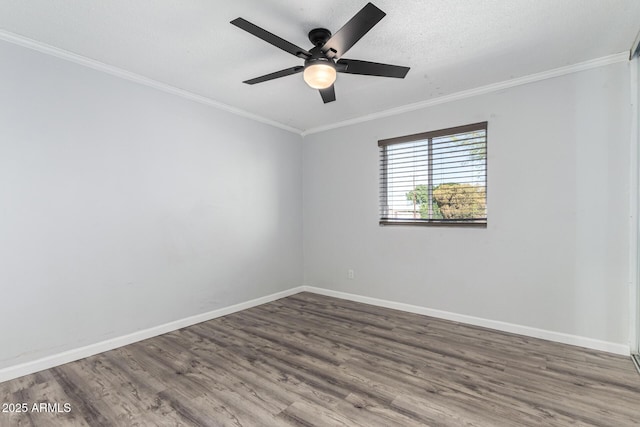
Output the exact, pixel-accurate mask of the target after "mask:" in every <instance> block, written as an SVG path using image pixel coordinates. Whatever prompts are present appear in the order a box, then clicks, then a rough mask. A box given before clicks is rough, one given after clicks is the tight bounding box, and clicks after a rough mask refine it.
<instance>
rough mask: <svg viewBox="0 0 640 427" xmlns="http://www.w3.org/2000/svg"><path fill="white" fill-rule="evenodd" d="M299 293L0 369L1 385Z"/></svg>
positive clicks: (294, 291) (273, 296)
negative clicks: (4, 382)
mask: <svg viewBox="0 0 640 427" xmlns="http://www.w3.org/2000/svg"><path fill="white" fill-rule="evenodd" d="M302 290H303V287H296V288H292V289H288V290H286V291H282V292H278V293H275V294H271V295H267V296H264V297H261V298H256V299H252V300H251V301H246V302H242V303H240V304H235V305H232V306H229V307H224V308H220V309H217V310H213V311H209V312H207V313H202V314H198V315H195V316H191V317H187V318H184V319H180V320H176V321H174V322H169V323H165V324H163V325H160V326H154V327H153V328H149V329H144V330H142V331H138V332H134V333H132V334H128V335H124V336H120V337H116V338H112V339H109V340H106V341H101V342H98V343H95V344H90V345H88V346H85V347H80V348H75V349H72V350H68V351H65V352H62V353H58V354H53V355H51V356H46V357H43V358H41V359H37V360H33V361H30V362H25V363H21V364H19V365H15V366H9V367H7V368H3V369H0V382H3V381H8V380H12V379H14V378H18V377H21V376H23V375H29V374H33V373H35V372H38V371H42V370H44V369H49V368H53V367H55V366H60V365H64V364H65V363H69V362H73V361H76V360H79V359H83V358H85V357H89V356H93V355H96V354H98V353H103V352H105V351H109V350H113V349H115V348H118V347H122V346H125V345H128V344H132V343H134V342H138V341H142V340H146V339H148V338H152V337H155V336H158V335H162V334H166V333H167V332H171V331H175V330H178V329H181V328H184V327H187V326H191V325H195V324H196V323H201V322H206V321H207V320H211V319H215V318H216V317H222V316H226V315H228V314H232V313H235V312H238V311H242V310H246V309H247V308H251V307H255V306H257V305H261V304H265V303H267V302H271V301H275V300H277V299H280V298H284V297H288V296H289V295H293V294H297V293H299V292H302Z"/></svg>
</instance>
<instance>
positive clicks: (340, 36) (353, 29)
mask: <svg viewBox="0 0 640 427" xmlns="http://www.w3.org/2000/svg"><path fill="white" fill-rule="evenodd" d="M385 15H386V13H384V12H383V11H381V10H380V9H378V8H377V7H376V6H374V5H373V4H372V3H367V5H366V6H365V7H363V8H362V9H361V10H360V12H358V13H356V14H355V16H354V17H353V18H351V19H350V20H349V22H347V23H346V24H344V26H343V27H342V28H340V29H339V30H338V31H337V32H336V33H335V34H334V35H333V36H332V37H331V38H330V39H329V40H328V41H327V42H326V43H325V44H324V46H322V48H321V50H322V52H324V53H325V54H326V55H327V56H328V57H329V58H340V57H341V56H342V55H344V54H345V52H346V51H348V50H349V49H351V47H352V46H353V45H354V44H356V42H357V41H358V40H360V39H361V38H362V36H364V35H365V34H367V32H368V31H369V30H370V29H372V28H373V27H374V25H376V24H377V23H378V22H380V20H381V19H382V18H384V16H385Z"/></svg>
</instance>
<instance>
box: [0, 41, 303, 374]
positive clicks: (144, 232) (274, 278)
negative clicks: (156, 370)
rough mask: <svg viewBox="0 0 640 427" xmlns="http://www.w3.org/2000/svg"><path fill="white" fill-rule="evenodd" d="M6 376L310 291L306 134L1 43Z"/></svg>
mask: <svg viewBox="0 0 640 427" xmlns="http://www.w3.org/2000/svg"><path fill="white" fill-rule="evenodd" d="M0 63H1V64H2V66H1V67H0V325H1V326H2V334H1V339H0V368H2V367H6V366H12V365H16V364H18V363H21V362H25V361H31V360H34V359H37V358H40V357H43V356H47V355H51V354H55V353H58V352H61V351H64V350H68V349H73V348H77V347H80V346H84V345H87V344H91V343H95V342H98V341H102V340H106V339H109V338H112V337H117V336H121V335H124V334H128V333H132V332H135V331H138V330H141V329H145V328H149V327H152V326H156V325H160V324H163V323H166V322H170V321H173V320H176V319H181V318H184V317H188V316H192V315H195V314H199V313H203V312H207V311H210V310H214V309H217V308H220V307H225V306H229V305H231V304H235V303H238V302H243V301H247V300H250V299H252V298H256V297H260V296H264V295H268V294H271V293H274V292H277V291H281V290H284V289H289V288H292V287H295V286H299V285H300V284H301V282H302V255H301V253H302V221H301V217H302V215H301V209H302V195H301V188H302V184H301V158H302V157H301V156H302V149H301V146H300V141H301V138H300V136H299V135H295V134H292V133H288V132H286V131H283V130H279V129H276V128H274V127H270V126H267V125H263V124H260V123H257V122H254V121H251V120H248V119H245V118H241V117H239V116H236V115H233V114H229V113H226V112H223V111H220V110H217V109H214V108H211V107H208V106H205V105H201V104H197V103H194V102H191V101H188V100H185V99H182V98H179V97H176V96H173V95H170V94H167V93H164V92H160V91H158V90H155V89H152V88H149V87H146V86H142V85H139V84H135V83H132V82H128V81H125V80H122V79H120V78H117V77H113V76H110V75H108V74H104V73H102V72H99V71H95V70H92V69H89V68H86V67H82V66H79V65H76V64H73V63H70V62H67V61H64V60H60V59H57V58H54V57H51V56H48V55H44V54H41V53H38V52H35V51H31V50H27V49H25V48H22V47H18V46H15V45H12V44H8V43H5V42H0Z"/></svg>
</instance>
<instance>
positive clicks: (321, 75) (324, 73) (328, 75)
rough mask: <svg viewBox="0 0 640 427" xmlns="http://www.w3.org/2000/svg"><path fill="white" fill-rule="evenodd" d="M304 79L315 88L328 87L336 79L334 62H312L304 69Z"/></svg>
mask: <svg viewBox="0 0 640 427" xmlns="http://www.w3.org/2000/svg"><path fill="white" fill-rule="evenodd" d="M303 77H304V81H305V82H307V84H308V85H309V86H311V87H312V88H314V89H326V88H328V87H329V86H331V85H332V84H333V82H335V81H336V69H335V67H333V64H331V65H329V64H326V63H320V64H311V65H308V66H307V67H306V68H305V69H304V73H303Z"/></svg>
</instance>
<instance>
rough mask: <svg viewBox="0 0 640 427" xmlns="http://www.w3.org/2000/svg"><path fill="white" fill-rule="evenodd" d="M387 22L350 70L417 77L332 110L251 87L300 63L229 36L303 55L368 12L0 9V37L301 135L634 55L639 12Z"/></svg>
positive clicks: (423, 7) (601, 3)
mask: <svg viewBox="0 0 640 427" xmlns="http://www.w3.org/2000/svg"><path fill="white" fill-rule="evenodd" d="M373 3H374V4H375V5H376V6H378V7H379V8H380V9H382V10H383V11H385V12H386V13H387V16H386V17H385V18H384V19H383V20H382V21H381V22H380V23H379V24H378V25H376V26H375V27H374V28H373V29H372V30H371V31H370V32H369V33H368V34H367V35H365V36H364V37H363V38H362V39H361V40H360V41H359V42H358V43H357V44H356V45H355V46H354V47H353V48H352V49H351V50H350V51H349V52H347V54H346V55H345V56H344V57H345V58H350V59H362V60H367V61H374V62H384V63H389V64H397V65H405V66H410V67H411V71H409V74H408V75H407V77H406V79H404V80H401V79H390V78H380V77H370V76H356V75H347V74H339V76H338V80H337V82H336V86H335V87H336V96H337V101H336V102H332V103H329V104H323V103H322V100H321V99H320V95H319V94H318V92H317V91H315V90H312V89H310V88H309V87H307V86H306V85H305V83H304V82H303V80H302V75H301V74H298V75H293V76H289V77H284V78H281V79H278V80H274V81H270V82H266V83H261V84H258V85H254V86H249V85H245V84H243V83H242V81H243V80H246V79H248V78H252V77H257V76H260V75H263V74H267V73H269V72H272V71H277V70H280V69H283V68H288V67H292V66H295V65H302V60H300V59H298V58H296V57H294V56H292V55H289V54H287V53H286V52H283V51H281V50H279V49H277V48H275V47H273V46H270V45H268V44H267V43H265V42H264V41H262V40H260V39H258V38H256V37H254V36H252V35H250V34H248V33H246V32H244V31H242V30H240V29H239V28H236V27H234V26H232V25H231V24H229V21H231V20H232V19H234V18H237V17H243V18H245V19H247V20H249V21H251V22H253V23H254V24H256V25H258V26H261V27H262V28H264V29H266V30H268V31H271V32H273V33H275V34H277V35H279V36H280V37H282V38H284V39H287V40H289V41H291V42H292V43H294V44H297V45H299V46H301V47H303V48H310V47H311V46H310V42H309V41H308V39H307V33H308V31H309V30H310V29H312V28H315V27H326V28H328V29H329V30H331V31H332V32H335V31H337V30H338V29H339V28H340V27H341V26H342V25H344V24H345V23H346V22H347V21H348V20H349V19H350V18H351V17H352V16H353V15H354V14H355V13H356V12H357V11H359V10H360V9H361V8H362V7H363V6H364V5H365V4H366V1H365V0H361V1H354V0H350V1H344V0H343V1H339V0H314V1H295V2H293V1H287V0H234V1H228V0H227V1H220V0H213V1H211V0H182V1H179V0H153V1H151V0H136V1H131V0H108V1H107V0H104V1H88V0H0V29H2V30H4V31H6V32H10V33H14V34H17V35H20V36H24V37H27V38H29V39H32V40H35V41H37V42H41V43H44V44H48V45H51V46H55V47H57V48H60V49H63V50H66V51H69V52H72V53H75V54H78V55H81V56H84V57H87V58H90V59H93V60H97V61H100V62H103V63H105V64H109V65H112V66H115V67H118V68H121V69H123V70H126V71H129V72H133V73H137V74H139V75H142V76H144V77H147V78H150V79H153V80H156V81H158V82H161V83H165V84H168V85H171V86H174V87H177V88H179V89H183V90H186V91H189V92H192V93H194V94H197V95H201V96H204V97H206V98H210V99H212V100H215V101H217V102H221V103H224V104H227V105H229V106H232V107H235V108H239V109H241V110H244V111H246V112H249V113H252V114H256V115H258V116H261V117H264V118H267V119H269V120H273V121H276V122H279V123H281V124H284V125H287V126H290V127H293V128H296V129H299V130H308V129H313V128H317V127H322V126H327V125H330V124H332V123H336V122H340V121H344V120H349V119H353V118H357V117H360V116H364V115H368V114H373V113H377V112H381V111H385V110H388V109H391V108H397V107H401V106H404V105H407V104H412V103H416V102H421V101H425V100H429V99H433V98H438V97H442V96H445V95H449V94H453V93H456V92H460V91H464V90H469V89H473V88H476V87H481V86H484V85H488V84H492V83H497V82H501V81H505V80H509V79H514V78H518V77H522V76H527V75H530V74H534V73H539V72H543V71H547V70H551V69H555V68H559V67H563V66H568V65H573V64H576V63H580V62H583V61H587V60H591V59H595V58H601V57H604V56H607V55H612V54H617V53H620V52H624V51H628V50H629V49H630V47H631V45H632V43H633V41H634V39H635V37H636V35H637V33H638V31H639V30H640V1H639V0H404V1H397V0H396V1H392V0H374V1H373Z"/></svg>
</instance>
